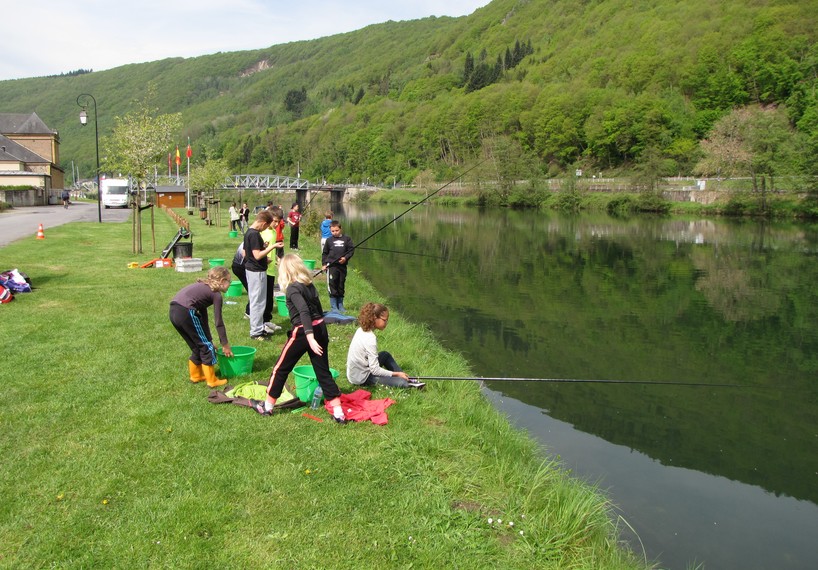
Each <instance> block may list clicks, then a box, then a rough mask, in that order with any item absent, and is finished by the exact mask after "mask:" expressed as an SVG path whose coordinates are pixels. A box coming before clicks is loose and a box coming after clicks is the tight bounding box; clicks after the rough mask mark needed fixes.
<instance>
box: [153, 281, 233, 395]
mask: <svg viewBox="0 0 818 570" xmlns="http://www.w3.org/2000/svg"><path fill="white" fill-rule="evenodd" d="M228 287H230V272H229V271H227V268H226V267H224V266H218V267H214V268H212V269H211V270H210V271H208V272H207V278H205V279H199V280H197V281H196V283H193V284H192V285H188V286H186V287H184V288H183V289H182V290H181V291H179V292H178V293H176V296H174V297H173V300H172V301H171V302H170V310H169V317H170V322H171V323H172V324H173V326H174V328H175V329H176V331H177V332H178V333H179V334H180V335H181V336H182V338H183V339H185V342H186V343H187V345H188V346H189V347H190V352H191V354H190V358H188V361H187V366H188V372H189V373H190V381H191V382H194V383H196V382H201V381H202V380H204V381H206V382H207V385H208V386H210V387H211V388H216V387H218V386H222V385H224V384H227V380H224V379H219V378H216V368H215V366H216V362H217V358H216V350H215V349H214V348H213V337H212V336H211V334H210V326H209V325H208V322H207V308H208V307H210V306H213V322H214V323H215V325H216V331H217V332H218V333H219V342H221V345H222V351H223V352H224V355H225V356H227V357H231V356H233V351H232V349H231V348H230V343H229V342H228V340H227V329H226V328H225V326H224V320H223V319H222V300H223V299H222V293H224V292H225V291H227V288H228Z"/></svg>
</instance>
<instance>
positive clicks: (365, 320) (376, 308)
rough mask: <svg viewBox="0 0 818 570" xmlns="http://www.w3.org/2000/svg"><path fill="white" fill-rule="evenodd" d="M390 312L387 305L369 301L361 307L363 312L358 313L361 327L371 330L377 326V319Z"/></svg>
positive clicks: (367, 330)
mask: <svg viewBox="0 0 818 570" xmlns="http://www.w3.org/2000/svg"><path fill="white" fill-rule="evenodd" d="M388 312H389V308H388V307H387V306H386V305H382V304H381V303H367V304H365V305H364V306H363V307H361V312H360V314H359V315H358V324H359V325H361V328H362V329H364V330H365V331H366V332H369V331H371V330H372V329H373V328H375V319H377V318H378V317H380V316H381V315H383V314H384V313H388Z"/></svg>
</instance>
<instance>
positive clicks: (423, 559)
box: [0, 212, 644, 569]
mask: <svg viewBox="0 0 818 570" xmlns="http://www.w3.org/2000/svg"><path fill="white" fill-rule="evenodd" d="M180 213H182V212H180ZM192 224H193V228H192V229H193V231H194V251H193V253H194V255H195V256H197V257H203V258H205V259H207V258H210V257H220V258H225V259H227V260H228V263H229V260H230V258H231V257H232V255H233V252H234V251H235V248H236V246H237V245H238V240H236V239H229V238H228V237H227V228H212V227H206V226H204V225H201V224H200V221H198V220H195V221H193V220H192ZM156 225H157V227H156V235H157V244H156V248H157V250H161V249H162V248H163V247H164V245H165V243H166V242H167V240H168V239H169V238H170V237H171V236H172V235H173V234H174V233H175V226H173V224H172V222H171V220H170V218H169V217H168V216H166V215H165V214H163V213H161V212H157V213H156ZM45 231H46V239H45V240H35V239H34V236H33V235H32V237H31V238H29V239H25V240H22V241H18V242H16V243H14V244H11V245H10V246H7V247H5V248H2V249H0V268H2V269H6V268H12V267H18V268H19V269H20V270H21V271H24V272H25V273H27V274H28V275H29V276H30V277H31V279H32V281H33V284H34V286H35V287H36V289H35V292H33V293H30V294H19V295H17V298H16V299H15V300H14V301H13V302H12V303H11V304H9V305H3V306H1V307H0V314H2V322H3V324H4V327H3V329H4V333H5V337H6V338H5V342H4V343H3V347H4V349H3V351H2V356H0V362H2V370H3V371H4V380H5V381H4V409H3V414H2V416H0V418H1V419H0V427H2V432H3V434H4V437H3V438H2V440H0V453H2V457H3V461H2V467H0V474H2V482H0V486H1V487H2V495H1V496H2V501H0V567H2V568H41V567H58V568H129V567H168V568H295V567H299V568H408V567H413V568H469V569H472V568H520V569H529V568H554V569H556V568H560V569H563V568H640V567H644V564H642V563H640V562H639V561H638V560H635V559H634V558H633V557H632V556H631V555H630V554H628V553H627V552H626V551H625V550H624V549H622V547H621V545H620V544H618V542H617V536H616V532H617V528H616V527H617V526H618V525H622V524H623V523H621V522H620V523H617V522H616V521H615V520H614V519H613V518H612V508H611V505H610V504H608V503H607V502H606V500H605V499H604V497H602V496H601V495H599V494H598V493H596V492H595V491H594V490H593V489H591V488H589V487H587V486H586V485H584V484H580V483H578V482H577V481H575V480H573V479H571V478H570V476H569V475H568V474H566V473H565V472H564V471H563V470H561V469H560V468H559V465H558V463H557V461H556V460H553V459H548V458H545V456H544V454H543V453H542V451H541V450H538V449H537V448H536V446H535V444H534V443H533V442H532V441H531V440H530V439H529V438H527V437H526V436H524V435H523V434H521V433H519V432H518V431H516V430H514V429H512V428H511V427H510V425H509V424H508V422H507V421H506V420H505V419H504V418H503V417H501V416H500V415H499V414H498V413H497V412H496V411H495V410H494V409H493V408H492V407H491V406H490V405H489V404H488V403H487V402H486V401H485V399H484V398H483V397H482V396H481V394H480V391H479V388H478V386H477V385H476V384H472V383H456V382H451V383H442V382H441V383H435V384H430V385H429V386H428V387H427V389H426V390H424V391H422V392H417V391H395V390H388V389H378V390H376V391H375V397H379V398H382V397H390V398H393V399H395V400H396V401H397V403H396V404H395V405H394V406H392V407H391V408H389V410H388V413H389V424H388V425H387V426H383V427H378V426H374V425H372V424H369V423H366V424H352V425H347V426H339V425H336V424H334V423H333V422H329V421H325V422H323V423H318V422H315V421H313V420H310V419H308V418H305V417H303V416H301V415H300V414H281V415H276V416H273V417H267V418H262V417H260V416H258V415H257V414H255V413H254V412H252V411H250V410H247V409H244V408H239V407H237V406H231V405H218V406H217V405H213V404H210V403H208V402H207V400H206V396H207V393H208V389H207V388H206V387H204V386H202V385H193V384H191V383H190V382H188V380H187V370H186V363H185V361H186V359H187V356H188V350H187V347H186V346H185V344H184V343H183V342H182V340H181V339H180V338H179V337H178V335H177V334H176V332H175V331H174V330H173V328H172V327H171V325H170V324H169V322H168V319H167V305H168V301H169V299H170V298H171V297H172V296H173V294H174V293H175V292H176V291H177V290H178V289H179V288H181V287H182V286H184V285H186V284H188V283H190V282H192V281H193V280H194V279H195V278H196V277H200V276H203V273H202V274H195V273H193V274H192V273H178V272H176V271H174V270H172V269H128V268H127V264H128V263H129V262H132V261H139V262H144V261H147V260H149V259H152V258H153V257H157V256H158V254H154V253H150V251H151V245H150V228H149V227H145V229H144V233H145V235H146V246H145V251H146V252H148V253H144V254H141V255H133V254H131V253H130V252H131V226H130V224H108V223H106V224H96V223H88V224H81V223H74V224H69V225H67V226H62V227H58V228H54V229H50V228H46V230H45ZM302 248H303V249H302V252H301V253H302V254H303V256H304V257H307V258H315V257H317V255H318V251H317V239H310V238H308V237H303V238H302ZM205 264H206V262H205ZM319 289H321V284H319ZM348 290H349V294H348V297H347V300H346V305H347V307H348V308H349V309H352V310H357V309H358V308H359V307H360V306H361V304H362V303H363V302H365V301H367V300H376V299H379V298H380V297H379V295H378V293H377V292H376V291H374V290H373V289H372V288H371V286H370V285H369V284H368V283H367V282H366V281H364V280H363V279H362V278H361V277H360V276H359V274H358V273H357V272H355V271H352V272H351V274H350V279H349V282H348ZM239 301H240V303H239V304H236V305H228V306H227V307H226V312H227V317H226V321H227V328H228V335H229V336H230V340H231V342H232V344H233V345H247V344H250V343H251V341H250V340H249V338H248V324H247V321H245V320H244V319H243V318H242V315H241V313H242V310H243V303H244V302H245V301H246V297H242V298H241V299H240V300H239ZM277 321H278V322H279V323H280V324H284V323H283V320H282V319H281V318H280V317H277ZM353 332H354V327H352V326H337V325H332V326H331V328H330V334H331V339H332V340H331V345H330V362H331V364H332V366H333V367H335V368H337V369H339V370H341V371H342V376H341V379H340V385H341V388H342V390H344V391H351V390H352V387H351V386H350V385H349V383H348V382H346V380H345V377H344V375H343V371H344V368H345V367H344V362H345V357H346V350H347V347H348V344H349V340H350V338H351V336H352V333H353ZM282 338H283V337H281V336H278V337H276V339H275V342H271V343H266V344H258V343H257V344H255V345H254V346H257V348H258V354H257V356H256V359H255V367H254V370H255V372H254V374H253V376H252V378H253V379H263V378H265V377H266V375H267V373H268V372H269V370H270V369H271V367H272V364H273V361H274V359H275V358H276V357H277V355H278V353H279V350H280V347H281V341H282ZM381 343H382V345H383V346H388V348H389V350H390V351H391V352H393V354H395V355H396V356H397V357H398V359H399V361H400V362H401V363H402V364H403V365H404V366H405V368H406V369H407V370H408V371H410V372H415V373H420V374H423V375H462V374H468V373H469V370H468V365H467V363H466V362H465V361H464V360H463V359H462V358H461V357H459V356H458V355H455V354H451V353H447V352H445V351H444V350H443V349H442V348H441V346H440V345H439V344H438V343H437V342H436V341H435V340H434V338H433V336H432V334H431V333H430V331H428V330H426V329H425V328H424V327H423V326H421V325H418V324H415V323H409V322H407V321H405V320H404V319H403V318H401V315H400V314H398V313H397V312H393V313H392V316H391V318H390V324H389V328H388V329H387V330H386V331H384V334H383V335H382V336H381ZM318 415H319V416H322V417H324V418H325V419H327V418H328V416H327V415H326V414H325V413H324V412H323V411H321V412H319V413H318ZM489 519H491V522H489ZM501 521H502V522H501ZM512 523H513V525H512Z"/></svg>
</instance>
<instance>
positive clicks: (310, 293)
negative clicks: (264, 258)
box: [253, 253, 346, 423]
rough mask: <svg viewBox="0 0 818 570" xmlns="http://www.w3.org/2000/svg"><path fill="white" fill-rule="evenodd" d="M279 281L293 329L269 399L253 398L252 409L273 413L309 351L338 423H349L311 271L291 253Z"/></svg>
mask: <svg viewBox="0 0 818 570" xmlns="http://www.w3.org/2000/svg"><path fill="white" fill-rule="evenodd" d="M278 282H279V285H280V286H281V289H282V290H283V291H285V293H286V296H287V309H288V310H289V312H290V322H291V323H292V326H293V328H292V329H291V330H290V331H289V332H288V333H287V342H285V343H284V347H283V348H282V349H281V354H280V355H279V357H278V359H277V360H276V362H275V364H274V365H273V371H272V373H271V374H270V382H269V384H268V386H267V398H266V399H265V400H264V401H260V400H258V401H254V402H253V408H254V409H255V410H256V411H257V412H258V413H260V414H262V415H269V414H271V413H272V411H273V406H275V403H276V400H277V399H278V398H279V397H280V396H281V392H282V390H283V389H284V383H285V382H286V381H287V376H288V375H289V374H290V372H292V370H293V368H294V367H295V365H296V364H298V361H299V360H300V359H301V357H302V356H304V354H307V355H309V358H310V363H312V367H313V370H315V376H316V379H317V380H318V385H319V386H321V389H322V390H323V391H324V397H325V398H326V400H327V405H328V406H329V407H330V408H331V409H332V418H333V419H334V420H335V421H336V422H338V423H346V418H345V417H344V410H343V408H342V407H341V390H340V389H339V388H338V385H337V384H336V383H335V380H334V379H333V378H332V373H331V372H330V368H329V356H328V352H327V349H328V347H329V333H328V332H327V325H326V324H324V310H323V309H322V308H321V300H320V299H319V298H318V291H317V290H316V289H315V285H313V283H312V272H311V271H310V270H309V269H307V267H306V266H305V265H304V260H302V259H301V258H300V257H299V256H298V255H297V254H295V253H288V254H287V255H285V256H284V258H283V259H282V260H281V263H279V266H278Z"/></svg>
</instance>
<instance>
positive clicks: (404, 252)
mask: <svg viewBox="0 0 818 570" xmlns="http://www.w3.org/2000/svg"><path fill="white" fill-rule="evenodd" d="M355 249H363V250H369V251H384V252H386V253H400V254H402V255H417V256H419V257H431V258H433V259H446V258H445V257H443V256H442V255H429V254H428V253H414V252H411V251H399V250H397V249H379V248H377V247H358V246H356V247H355Z"/></svg>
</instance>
